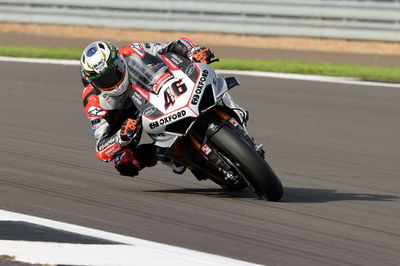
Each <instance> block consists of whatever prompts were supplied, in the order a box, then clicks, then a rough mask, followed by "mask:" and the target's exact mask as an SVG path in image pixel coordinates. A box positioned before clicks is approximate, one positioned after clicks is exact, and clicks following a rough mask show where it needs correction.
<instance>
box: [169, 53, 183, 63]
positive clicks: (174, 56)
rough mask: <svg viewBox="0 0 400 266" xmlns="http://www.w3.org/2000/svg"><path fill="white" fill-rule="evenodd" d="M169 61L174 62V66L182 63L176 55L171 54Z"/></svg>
mask: <svg viewBox="0 0 400 266" xmlns="http://www.w3.org/2000/svg"><path fill="white" fill-rule="evenodd" d="M171 61H172V62H174V63H175V64H176V65H180V64H182V63H183V61H182V59H180V58H179V56H177V55H176V54H171Z"/></svg>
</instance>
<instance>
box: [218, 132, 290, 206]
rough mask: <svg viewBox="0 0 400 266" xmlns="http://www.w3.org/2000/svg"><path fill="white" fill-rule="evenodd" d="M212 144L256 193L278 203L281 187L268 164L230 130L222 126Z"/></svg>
mask: <svg viewBox="0 0 400 266" xmlns="http://www.w3.org/2000/svg"><path fill="white" fill-rule="evenodd" d="M211 142H212V143H214V144H215V145H216V146H217V147H218V148H219V149H220V150H221V151H222V152H223V153H224V154H225V155H226V156H227V157H228V158H229V159H230V160H232V162H236V163H238V164H239V168H240V169H241V171H242V172H243V173H244V174H245V175H246V177H247V179H248V181H249V182H250V183H251V184H252V185H253V187H254V189H255V191H256V193H257V194H258V195H259V196H260V197H261V198H263V199H266V200H268V201H278V200H280V199H281V198H282V196H283V187H282V184H281V182H280V181H279V179H278V177H277V176H276V174H275V173H274V171H273V170H272V168H271V167H270V166H269V165H268V163H267V162H266V161H265V160H264V159H263V158H262V157H261V156H260V155H259V154H258V153H257V152H256V151H255V150H254V149H253V148H252V147H250V146H249V145H248V144H247V143H245V142H244V141H243V140H242V139H241V138H240V137H239V136H238V135H236V134H235V133H234V132H233V131H232V129H230V128H229V127H226V126H223V127H221V129H219V130H218V132H217V133H215V134H214V135H213V136H212V137H211Z"/></svg>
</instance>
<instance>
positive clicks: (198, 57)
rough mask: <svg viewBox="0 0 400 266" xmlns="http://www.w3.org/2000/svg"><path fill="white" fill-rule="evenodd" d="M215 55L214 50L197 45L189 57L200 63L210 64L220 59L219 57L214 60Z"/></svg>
mask: <svg viewBox="0 0 400 266" xmlns="http://www.w3.org/2000/svg"><path fill="white" fill-rule="evenodd" d="M214 57H215V56H214V53H213V51H211V50H210V49H209V48H206V47H200V46H196V47H193V49H192V50H190V52H189V58H191V59H192V60H193V61H195V62H198V63H203V64H210V63H212V62H215V61H218V59H215V60H212V59H213V58H214Z"/></svg>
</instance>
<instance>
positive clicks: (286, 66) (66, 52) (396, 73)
mask: <svg viewBox="0 0 400 266" xmlns="http://www.w3.org/2000/svg"><path fill="white" fill-rule="evenodd" d="M81 52H82V50H80V49H61V48H43V47H14V46H13V47H11V46H0V56H15V57H33V58H54V59H79V58H80V55H81ZM213 67H215V68H217V69H232V70H257V71H269V72H280V73H297V74H309V75H323V76H340V77H354V78H360V79H362V80H371V81H383V82H400V68H392V67H379V66H359V65H339V64H327V63H316V62H301V61H275V60H274V61H269V60H257V59H234V58H222V59H221V61H220V62H217V63H213Z"/></svg>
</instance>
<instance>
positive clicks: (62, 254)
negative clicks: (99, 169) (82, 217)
mask: <svg viewBox="0 0 400 266" xmlns="http://www.w3.org/2000/svg"><path fill="white" fill-rule="evenodd" d="M0 221H22V222H27V223H33V224H38V225H42V226H46V227H51V228H55V229H58V230H64V231H68V232H72V233H76V234H81V235H85V236H90V237H96V238H101V239H106V240H110V241H114V242H118V243H121V245H119V244H114V245H94V244H86V245H84V244H66V243H51V242H29V241H14V240H0V255H8V256H15V259H16V260H17V261H23V262H30V263H42V264H64V265H65V264H67V265H93V266H95V265H96V266H97V265H155V266H159V265H162V266H167V265H168V266H169V265H174V266H175V265H177V266H186V265H201V266H203V265H204V266H205V265H210V266H211V265H212V266H219V265H228V266H239V265H242V266H255V265H257V264H252V263H248V262H244V261H240V260H235V259H231V258H227V257H222V256H217V255H212V254H207V253H204V252H199V251H194V250H189V249H185V248H180V247H175V246H169V245H166V244H160V243H156V242H151V241H147V240H143V239H139V238H134V237H128V236H123V235H118V234H114V233H109V232H105V231H100V230H97V229H91V228H88V227H82V226H77V225H72V224H67V223H62V222H57V221H53V220H49V219H43V218H38V217H34V216H29V215H23V214H19V213H14V212H9V211H4V210H0Z"/></svg>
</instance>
